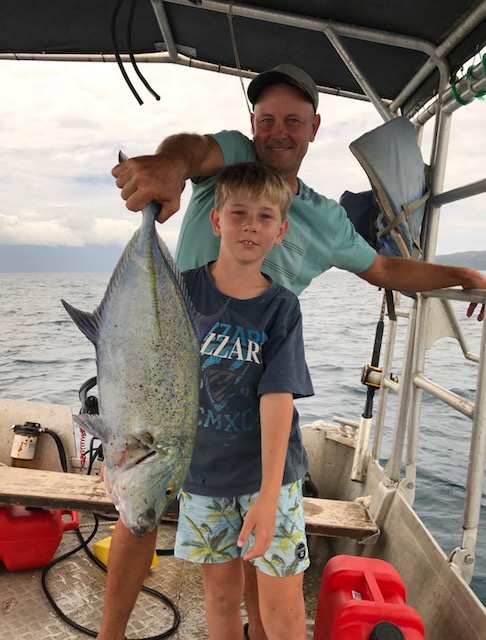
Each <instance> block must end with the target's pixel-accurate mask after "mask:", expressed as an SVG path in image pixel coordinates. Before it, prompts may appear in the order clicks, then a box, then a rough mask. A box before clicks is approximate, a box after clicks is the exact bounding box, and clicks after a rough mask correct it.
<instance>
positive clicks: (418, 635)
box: [314, 555, 425, 640]
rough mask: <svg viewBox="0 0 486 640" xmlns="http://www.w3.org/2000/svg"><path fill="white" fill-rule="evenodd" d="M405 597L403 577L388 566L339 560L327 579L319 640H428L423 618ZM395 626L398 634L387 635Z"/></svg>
mask: <svg viewBox="0 0 486 640" xmlns="http://www.w3.org/2000/svg"><path fill="white" fill-rule="evenodd" d="M405 596H406V594H405V586H404V584H403V582H402V580H401V578H400V574H399V573H398V571H397V570H396V569H395V568H394V567H393V566H392V565H390V564H389V563H388V562H385V561H384V560H378V559H376V558H360V557H354V556H346V555H339V556H335V557H334V558H332V559H331V560H329V562H328V563H327V564H326V566H325V568H324V571H323V574H322V580H321V588H320V591H319V601H318V604H317V613H316V619H315V624H314V640H369V639H370V638H397V639H398V638H400V637H402V638H405V640H424V639H425V630H424V625H423V622H422V619H421V618H420V616H419V614H418V613H417V612H416V611H415V609H412V607H409V606H408V605H407V604H406V603H405ZM384 623H388V625H386V624H384ZM393 627H395V629H396V628H398V629H396V631H395V633H394V634H393V633H392V634H391V635H386V633H387V629H388V631H390V630H391V629H392V628H393ZM400 632H401V634H400ZM373 634H374V635H373Z"/></svg>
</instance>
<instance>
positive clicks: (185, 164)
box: [111, 133, 224, 222]
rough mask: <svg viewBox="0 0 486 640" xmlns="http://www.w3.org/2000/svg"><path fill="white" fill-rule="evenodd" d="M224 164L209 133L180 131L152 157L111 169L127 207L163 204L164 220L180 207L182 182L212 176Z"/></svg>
mask: <svg viewBox="0 0 486 640" xmlns="http://www.w3.org/2000/svg"><path fill="white" fill-rule="evenodd" d="M223 166H224V160H223V154H222V152H221V149H220V147H219V145H218V143H217V142H216V140H214V138H212V137H211V136H200V135H197V134H191V133H180V134H176V135H173V136H169V137H168V138H166V139H165V140H164V141H163V142H161V144H160V145H159V147H158V148H157V153H156V154H155V155H153V156H140V157H137V158H131V159H129V160H126V161H125V162H122V163H121V164H118V165H117V166H116V167H114V168H113V169H112V172H111V173H112V175H113V176H114V177H115V178H116V185H117V187H118V188H119V189H121V196H122V198H123V199H124V200H125V201H126V206H127V209H130V210H131V211H140V210H141V209H143V207H145V206H146V205H147V204H148V203H149V202H152V201H155V202H159V203H160V204H161V205H162V210H161V212H160V214H159V215H158V217H157V220H158V221H159V222H165V220H167V219H168V218H170V216H172V215H173V214H174V213H175V212H176V211H178V210H179V208H180V206H181V192H182V188H183V185H184V183H185V181H186V180H187V179H188V178H193V177H194V176H210V175H215V174H216V173H218V171H220V170H221V169H222V168H223Z"/></svg>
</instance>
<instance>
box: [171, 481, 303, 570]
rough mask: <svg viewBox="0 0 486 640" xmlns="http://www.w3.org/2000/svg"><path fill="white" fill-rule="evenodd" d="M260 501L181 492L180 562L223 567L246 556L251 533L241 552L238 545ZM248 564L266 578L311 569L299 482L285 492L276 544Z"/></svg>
mask: <svg viewBox="0 0 486 640" xmlns="http://www.w3.org/2000/svg"><path fill="white" fill-rule="evenodd" d="M257 496H258V493H251V494H246V495H243V496H238V497H237V498H214V497H209V496H201V495H197V494H194V493H186V492H184V491H182V492H181V494H180V496H179V524H178V527H177V536H176V544H175V555H176V557H178V558H183V559H184V560H190V561H191V562H198V563H223V562H229V561H230V560H234V559H235V558H239V557H240V556H243V555H244V554H245V553H246V551H247V549H248V548H249V547H251V546H252V545H253V541H254V534H253V532H252V533H251V534H250V538H249V539H248V542H247V544H246V545H245V546H244V547H243V548H241V549H240V548H239V547H238V546H237V544H236V543H237V541H238V535H239V533H240V531H241V527H242V526H243V520H244V518H245V515H246V512H247V511H248V509H249V508H250V507H251V505H252V504H253V502H255V500H256V498H257ZM250 562H251V563H252V564H253V565H255V566H256V567H257V568H258V569H260V571H262V572H263V573H266V574H267V575H270V576H278V577H285V576H293V575H297V574H298V573H301V572H302V571H304V570H305V569H307V567H308V566H309V564H310V561H309V554H308V550H307V540H306V536H305V520H304V508H303V505H302V482H301V481H300V480H299V481H296V482H292V483H291V484H286V485H283V486H282V489H281V491H280V498H279V501H278V505H277V521H276V525H275V535H274V537H273V540H272V542H271V544H270V547H269V549H268V551H267V552H266V553H265V555H263V556H261V557H259V558H255V559H253V560H250Z"/></svg>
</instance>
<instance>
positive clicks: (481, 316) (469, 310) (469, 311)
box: [466, 302, 484, 322]
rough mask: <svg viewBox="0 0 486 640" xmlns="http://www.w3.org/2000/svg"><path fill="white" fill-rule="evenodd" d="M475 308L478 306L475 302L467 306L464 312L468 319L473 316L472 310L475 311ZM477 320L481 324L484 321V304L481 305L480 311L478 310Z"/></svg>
mask: <svg viewBox="0 0 486 640" xmlns="http://www.w3.org/2000/svg"><path fill="white" fill-rule="evenodd" d="M477 306H478V303H477V302H471V304H470V305H469V307H468V308H467V311H466V315H467V317H468V318H470V317H471V316H472V315H473V314H474V310H475V309H476V307H477ZM477 319H478V322H482V321H483V320H484V304H482V305H481V309H480V310H479V313H478V318H477Z"/></svg>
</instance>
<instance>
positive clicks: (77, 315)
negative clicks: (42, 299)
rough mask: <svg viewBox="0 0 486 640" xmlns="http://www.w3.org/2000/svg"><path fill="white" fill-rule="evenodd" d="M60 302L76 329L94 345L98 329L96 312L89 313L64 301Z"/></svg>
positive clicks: (98, 317) (98, 322) (98, 318)
mask: <svg viewBox="0 0 486 640" xmlns="http://www.w3.org/2000/svg"><path fill="white" fill-rule="evenodd" d="M61 302H62V304H63V306H64V308H65V309H66V311H67V312H68V313H69V315H70V316H71V319H72V320H73V322H74V324H75V325H76V326H77V327H78V329H79V330H80V331H82V332H83V333H84V335H85V336H86V337H87V338H88V340H91V342H92V343H93V344H96V342H97V339H98V334H99V329H100V316H99V314H98V313H97V311H95V312H94V313H89V312H88V311H81V310H80V309H76V307H73V306H71V305H70V304H69V303H68V302H66V301H65V300H61Z"/></svg>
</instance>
